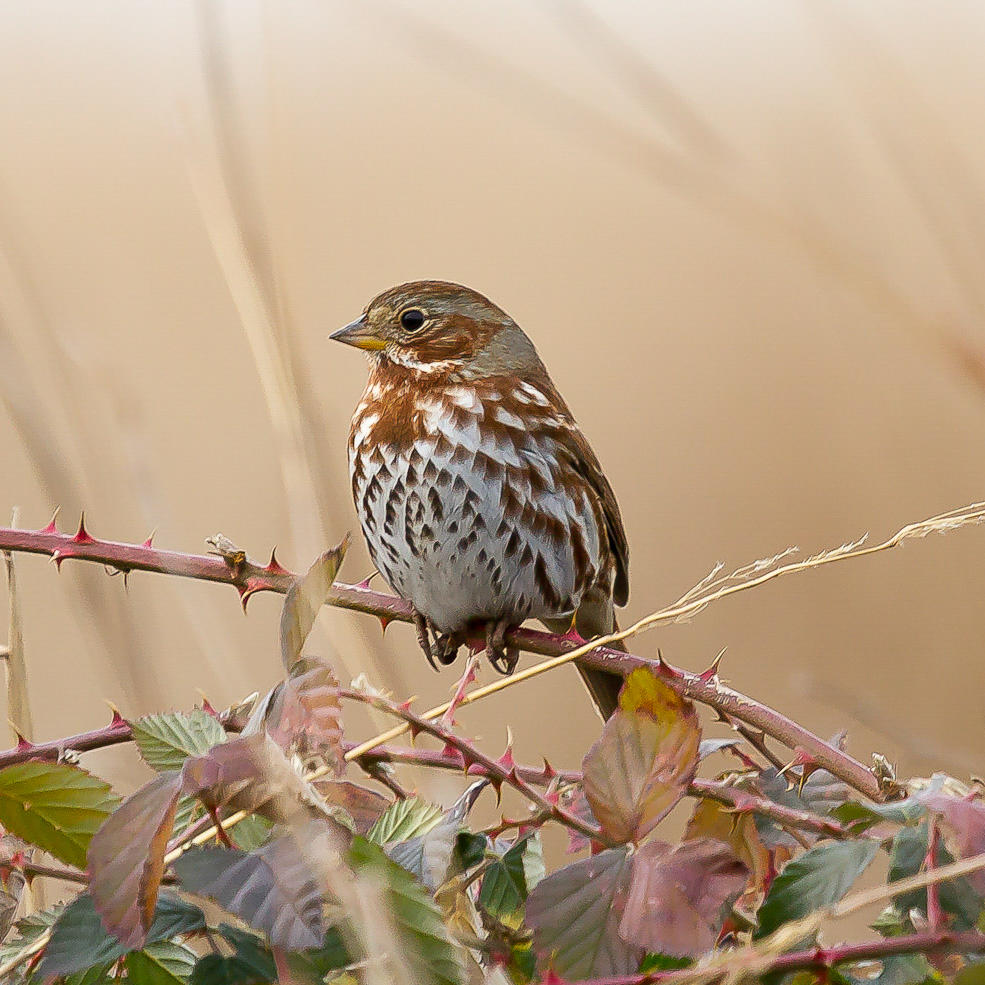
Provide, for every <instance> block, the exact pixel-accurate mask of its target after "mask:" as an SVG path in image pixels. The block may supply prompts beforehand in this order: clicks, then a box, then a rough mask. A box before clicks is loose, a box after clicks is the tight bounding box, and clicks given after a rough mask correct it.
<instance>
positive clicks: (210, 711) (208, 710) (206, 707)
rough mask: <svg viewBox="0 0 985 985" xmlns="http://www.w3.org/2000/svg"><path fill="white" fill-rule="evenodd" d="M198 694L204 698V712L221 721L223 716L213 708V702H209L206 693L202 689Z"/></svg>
mask: <svg viewBox="0 0 985 985" xmlns="http://www.w3.org/2000/svg"><path fill="white" fill-rule="evenodd" d="M198 693H199V695H200V697H201V698H202V711H204V712H205V714H206V715H211V716H212V717H213V718H215V719H216V720H220V719H221V716H220V714H219V712H217V711H216V710H215V708H213V707H212V702H211V701H209V699H208V698H207V697H206V696H205V692H204V691H203V690H202V689H201V688H199V689H198Z"/></svg>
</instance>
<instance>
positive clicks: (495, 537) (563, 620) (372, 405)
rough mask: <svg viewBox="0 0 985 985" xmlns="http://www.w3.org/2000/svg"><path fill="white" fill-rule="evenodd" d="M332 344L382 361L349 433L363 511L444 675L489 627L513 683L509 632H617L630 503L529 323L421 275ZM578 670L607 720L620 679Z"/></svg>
mask: <svg viewBox="0 0 985 985" xmlns="http://www.w3.org/2000/svg"><path fill="white" fill-rule="evenodd" d="M330 338H331V339H333V340H335V341H338V342H343V343H346V344H347V345H350V346H354V347H356V348H357V349H362V350H364V351H365V352H366V353H367V355H368V357H369V364H370V369H369V378H368V381H367V384H366V388H365V391H364V392H363V395H362V398H361V399H360V401H359V403H358V405H357V406H356V409H355V412H354V414H353V417H352V422H351V426H350V430H349V439H348V460H349V475H350V480H351V486H352V496H353V502H354V504H355V507H356V512H357V514H358V516H359V522H360V526H361V528H362V532H363V535H364V537H365V540H366V544H367V547H368V549H369V554H370V557H371V559H372V561H373V564H374V565H375V566H376V569H377V570H378V571H379V572H380V573H381V574H382V575H383V577H384V578H385V579H386V581H387V582H388V583H389V585H390V586H391V588H393V589H394V591H396V592H397V594H398V595H400V596H401V597H402V598H404V599H406V600H408V601H409V602H410V604H411V606H412V609H413V616H414V623H415V626H416V629H417V638H418V642H419V643H420V646H421V648H422V650H423V651H424V654H425V656H426V657H427V659H428V661H429V662H430V663H431V665H432V666H433V667H435V669H437V666H436V664H435V661H436V660H437V661H438V662H439V663H441V664H449V663H451V662H452V661H453V660H454V659H455V656H456V654H457V652H458V649H459V647H460V646H462V645H463V644H465V643H466V642H467V640H468V639H469V638H471V636H472V635H474V634H475V633H476V632H477V631H478V627H484V631H485V642H486V653H487V655H488V656H489V659H490V662H491V663H492V665H493V667H494V668H495V669H497V670H498V671H500V672H501V673H512V672H513V670H514V669H515V667H516V663H517V660H518V656H519V654H518V652H517V651H516V650H515V649H514V648H512V647H510V646H508V645H507V643H506V637H507V632H508V631H509V630H510V629H511V628H513V627H515V626H519V625H520V624H521V623H523V622H524V621H525V620H526V619H528V618H535V619H538V620H540V621H541V622H542V623H543V624H544V625H546V626H547V627H548V628H549V629H550V630H552V631H553V632H558V633H563V632H565V631H573V630H574V631H577V633H578V635H580V636H581V637H583V638H585V639H592V638H594V637H596V636H599V635H602V634H608V633H611V632H613V631H614V629H615V628H616V627H617V624H616V620H615V612H614V607H615V606H622V605H625V604H626V602H627V599H628V596H629V543H628V540H627V536H626V531H625V528H624V526H623V521H622V516H621V514H620V512H619V506H618V503H617V502H616V497H615V493H614V492H613V490H612V486H611V485H610V483H609V480H608V479H607V478H606V475H605V473H604V471H603V470H602V466H601V465H600V464H599V460H598V458H597V457H596V455H595V452H594V451H593V450H592V447H591V445H590V444H589V443H588V440H587V439H586V438H585V436H584V434H583V433H582V431H581V430H580V428H579V427H578V425H577V423H576V422H575V419H574V417H573V416H572V413H571V411H570V410H569V408H568V405H567V403H565V401H564V398H563V397H562V396H561V394H560V392H559V391H558V389H557V387H556V386H555V385H554V383H553V381H552V380H551V377H550V375H549V374H548V372H547V369H546V367H545V366H544V363H543V362H542V361H541V359H540V357H539V356H538V354H537V350H536V349H535V348H534V345H533V343H532V342H531V341H530V339H529V338H528V337H527V335H526V334H525V333H524V332H523V330H522V329H521V328H520V326H519V325H518V324H517V323H516V322H515V321H514V320H513V319H512V318H511V317H510V316H509V315H508V314H506V312H505V311H503V310H502V309H501V308H499V307H498V306H497V305H496V304H494V303H493V302H492V301H490V300H489V299H488V298H486V297H484V296H483V295H482V294H480V293H478V292H477V291H474V290H472V289H471V288H468V287H463V286H462V285H460V284H454V283H450V282H447V281H438V280H421V281H413V282H410V283H406V284H400V285H397V286H396V287H392V288H390V289H389V290H386V291H384V292H383V293H382V294H379V295H378V296H377V297H375V298H374V299H373V300H372V301H370V303H369V304H368V305H367V306H366V308H365V309H364V311H363V313H362V315H361V316H360V317H359V318H358V319H356V320H355V321H353V322H351V323H350V324H348V325H346V326H344V327H343V328H341V329H339V330H338V331H336V332H334V333H333V334H332V335H331V336H330ZM618 648H619V649H623V647H621V646H619V647H618ZM578 670H579V673H580V674H581V675H582V678H583V680H584V682H585V684H586V686H587V688H588V691H589V694H590V696H591V698H592V700H593V702H594V703H595V706H596V708H597V710H598V711H599V713H600V715H601V716H602V717H603V718H604V719H605V718H608V717H609V716H610V715H611V714H612V713H613V711H614V710H615V709H616V707H617V706H618V695H619V690H620V688H621V686H622V683H623V679H622V677H621V676H620V675H619V674H618V673H614V672H608V671H602V670H599V669H595V668H591V667H586V666H583V665H581V664H579V665H578Z"/></svg>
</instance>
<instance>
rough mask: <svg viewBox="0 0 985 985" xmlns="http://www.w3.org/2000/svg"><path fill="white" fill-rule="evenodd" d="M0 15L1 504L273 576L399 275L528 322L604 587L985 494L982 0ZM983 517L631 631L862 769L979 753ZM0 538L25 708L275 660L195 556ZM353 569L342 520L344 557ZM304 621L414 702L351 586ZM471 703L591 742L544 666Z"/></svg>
mask: <svg viewBox="0 0 985 985" xmlns="http://www.w3.org/2000/svg"><path fill="white" fill-rule="evenodd" d="M2 23H3V29H2V31H0V133H2V134H3V140H2V141H0V398H2V400H3V402H4V405H5V413H4V416H3V419H2V421H0V504H6V505H5V506H4V510H6V509H8V508H9V507H13V506H14V505H17V506H19V507H20V510H21V520H22V522H23V523H24V524H25V525H30V526H43V525H44V524H45V523H46V522H47V520H48V518H49V515H50V511H51V509H52V508H53V507H54V506H56V505H57V506H60V507H61V509H62V514H61V516H62V519H61V523H62V525H63V527H65V528H69V527H71V526H73V525H74V523H75V522H76V521H77V518H78V513H79V511H80V510H81V509H82V508H85V510H86V516H87V524H88V526H89V528H90V531H91V532H92V533H94V534H95V535H97V536H103V537H108V538H112V539H119V540H142V539H143V538H144V537H145V536H146V535H147V533H148V532H149V531H150V530H151V529H152V528H156V529H157V535H156V543H157V544H158V545H159V546H162V547H167V548H173V549H176V550H183V551H193V552H200V551H203V550H204V549H205V547H204V538H205V537H206V536H208V535H211V534H214V533H215V532H216V531H221V532H222V533H224V534H225V535H227V536H228V537H230V538H232V539H233V540H234V541H235V542H236V543H237V544H239V545H240V546H242V547H244V548H246V549H247V550H248V551H249V552H250V553H251V555H253V556H254V557H257V558H264V557H265V556H266V555H267V554H268V552H269V551H270V548H271V547H272V546H273V545H274V544H276V545H278V556H279V558H280V559H281V561H282V562H283V563H284V564H285V565H287V566H288V567H291V568H294V569H303V568H305V567H306V566H307V565H308V564H309V563H310V561H311V560H313V558H314V557H315V556H316V555H317V554H318V553H319V552H320V551H322V550H323V549H325V548H326V547H328V546H331V545H332V544H334V543H335V542H337V541H338V540H339V539H340V537H341V536H342V534H343V533H344V532H345V531H346V530H353V531H356V529H357V525H356V520H355V516H354V512H353V509H352V507H351V504H350V501H349V498H348V491H347V476H346V467H345V463H344V440H345V435H346V433H347V429H348V421H349V416H350V413H351V410H352V408H353V406H354V405H355V402H356V400H357V398H358V396H359V394H360V392H361V389H362V387H363V383H364V380H365V373H366V367H365V365H364V361H363V360H362V359H361V358H360V357H359V355H358V354H357V353H354V352H352V351H350V350H345V349H343V348H342V347H340V346H335V345H330V344H329V343H327V342H326V336H327V334H328V333H329V332H330V331H331V330H332V329H334V328H335V327H337V326H339V325H341V324H343V323H344V322H346V321H348V320H350V319H351V318H353V317H355V316H356V315H358V313H359V312H360V310H361V309H362V307H363V305H364V304H365V303H366V302H367V301H368V300H369V298H370V297H371V296H372V295H374V294H375V293H377V292H378V291H379V290H382V289H383V288H385V287H388V286H390V285H391V284H393V283H396V282H399V281H402V280H407V279H412V278H418V277H437V278H444V279H451V280H457V281H461V282H464V283H467V284H469V285H471V286H473V287H475V288H477V289H479V290H481V291H483V292H484V293H487V294H488V295H489V296H491V297H492V298H493V299H494V300H495V301H497V302H498V303H499V304H501V305H502V306H503V307H504V308H506V310H508V311H509V312H510V313H511V314H512V315H513V316H514V317H515V318H516V319H517V320H518V321H519V323H520V324H521V325H522V326H523V327H524V328H525V329H526V330H527V332H528V333H529V334H530V335H531V336H532V338H533V339H534V341H535V342H536V344H537V345H538V347H539V349H540V352H541V355H542V356H543V357H544V359H545V361H546V362H547V364H548V366H549V367H550V369H551V371H552V374H553V376H554V378H555V380H556V382H557V383H558V384H559V386H560V387H561V389H562V391H563V392H564V393H565V395H566V396H567V398H568V400H569V402H570V403H571V405H572V406H573V409H574V411H575V413H576V415H577V416H578V418H579V420H580V422H581V424H582V425H583V427H584V430H585V431H586V432H587V434H588V435H589V436H590V438H591V439H592V441H593V444H594V445H595V448H596V450H597V452H598V454H599V456H600V458H601V459H602V461H603V463H604V465H605V467H606V470H607V472H608V475H609V477H610V479H611V480H612V483H613V485H614V487H615V489H616V491H617V494H618V496H619V499H620V502H621V505H622V509H623V512H624V515H625V519H626V525H627V528H628V530H629V534H630V539H631V544H632V552H633V553H632V593H631V596H632V597H631V604H630V607H629V610H628V613H627V616H626V618H628V619H632V618H636V617H639V616H641V615H643V614H645V613H646V612H648V611H650V610H652V609H656V608H658V607H660V606H662V605H664V604H666V603H668V602H670V601H672V600H673V599H675V598H676V597H677V596H679V595H680V594H681V593H682V592H683V591H684V590H686V589H687V588H689V587H690V586H691V585H692V584H693V583H694V582H695V581H697V580H698V579H699V578H700V577H702V576H703V575H704V574H705V573H706V572H707V571H708V569H709V568H710V567H711V566H712V565H713V564H714V563H715V562H716V561H717V560H719V559H722V560H725V561H727V562H729V563H731V564H739V563H743V562H745V561H750V560H753V559H756V558H760V557H764V556H768V555H771V554H773V553H775V552H777V551H779V550H782V549H783V548H785V547H788V546H790V545H798V546H800V547H801V548H802V549H803V550H805V551H808V552H813V551H815V550H818V549H820V548H823V547H831V546H835V545H837V544H840V543H842V542H844V541H846V540H851V539H854V538H855V537H857V536H858V535H860V534H862V533H864V532H865V531H871V532H872V533H873V535H874V536H875V537H877V538H878V539H881V537H882V536H884V535H887V534H889V533H891V532H892V531H893V530H895V529H896V528H897V527H899V526H901V525H902V524H904V523H906V522H909V521H911V520H916V519H920V518H923V517H925V516H929V515H931V514H933V513H936V512H939V511H941V510H945V509H948V508H950V507H954V506H959V505H961V504H963V503H967V502H972V501H974V500H979V499H983V498H985V496H983V491H985V459H983V455H982V449H983V441H985V326H983V323H982V315H983V312H985V281H983V278H982V276H981V270H982V266H983V261H985V194H983V193H985V180H983V178H982V173H983V163H985V136H983V130H982V126H981V121H982V119H985V66H983V63H982V59H981V50H982V47H983V45H985V13H983V11H982V9H981V7H980V5H977V4H975V3H960V2H953V3H949V4H944V5H933V6H930V5H927V4H925V3H919V2H905V0H893V2H883V3H874V2H871V0H868V2H864V3H863V2H860V0H856V2H848V0H845V2H836V3H811V2H795V3H790V2H789V0H775V2H765V0H764V2H757V3H743V4H735V3H728V2H722V0H705V2H698V3H695V2H688V3H666V4H660V5H651V4H639V3H636V2H630V0H619V2H615V0H612V2H606V3H602V2H599V0H596V2H594V3H592V4H587V3H586V4H584V5H583V4H581V3H569V2H552V0H542V2H526V3H521V2H512V3H500V4H495V5H486V4H463V3H461V2H458V3H455V2H452V0H448V2H438V0H435V2H426V3H425V2H417V3H409V2H408V3H403V4H397V3H389V2H384V0H369V2H358V3H356V2H350V3H343V2H326V0H319V2H306V0H302V2H298V3H291V4H277V3H273V2H268V3H266V4H263V3H258V4H254V3H246V2H238V0H237V2H235V3H232V2H230V3H229V4H227V5H221V4H210V3H203V4H201V5H193V4H190V3H180V2H167V3H141V4H123V3H110V2H92V3H87V4H85V5H78V4H72V3H66V2H43V0H39V2H36V3H34V4H31V5H13V4H10V5H7V7H6V8H5V9H4V11H3V14H2ZM3 522H6V520H5V519H4V521H3ZM983 549H985V530H974V529H972V530H964V531H959V532H957V533H954V534H951V535H949V536H947V537H934V538H932V539H930V540H927V541H923V542H919V543H911V544H909V545H908V546H907V547H906V548H905V549H904V550H901V551H894V552H891V553H887V554H883V555H879V556H876V557H873V558H869V559H864V560H859V561H854V562H850V563H847V564H844V565H836V566H832V567H830V568H826V569H824V570H822V571H818V572H812V573H810V574H807V575H804V576H796V577H792V578H789V579H785V580H782V581H780V582H777V583H774V584H772V585H769V586H766V587H764V588H761V589H757V590H755V591H753V592H749V593H744V594H741V595H739V596H738V597H734V598H732V599H729V600H726V601H724V602H722V603H719V604H717V605H716V606H714V607H712V608H711V609H709V610H707V611H706V612H704V613H703V614H701V615H700V616H698V617H697V618H696V619H695V620H694V621H693V623H692V624H690V625H685V626H675V627H673V628H670V629H662V630H659V631H657V632H653V633H651V634H649V635H647V636H645V637H643V638H641V639H640V640H638V641H637V642H636V643H635V644H634V648H635V649H637V650H638V651H639V652H642V653H645V654H653V653H654V652H655V650H656V647H657V646H660V647H661V649H662V650H663V652H664V654H665V656H666V657H667V658H668V659H669V660H671V661H672V662H675V663H678V664H681V665H683V666H685V667H688V668H691V669H702V668H703V667H705V666H707V664H708V663H709V662H710V661H711V659H712V658H713V657H714V655H715V653H716V652H718V651H719V650H720V649H721V648H722V647H725V646H727V647H728V652H727V654H726V657H725V661H724V664H723V675H724V676H726V677H727V678H729V679H730V680H731V681H732V683H733V684H734V685H735V686H736V687H737V688H739V689H740V690H743V691H746V692H747V693H750V694H753V695H755V696H757V697H758V698H760V699H762V700H765V701H767V702H769V703H771V704H773V705H775V706H777V707H779V708H781V709H782V710H784V711H785V712H787V713H788V714H791V715H793V716H795V717H797V718H798V719H799V720H801V721H802V722H803V723H804V724H805V725H807V726H809V727H811V728H812V729H814V730H816V731H818V732H820V733H822V734H831V733H833V732H835V731H836V730H838V729H840V728H848V729H849V733H850V736H849V747H850V749H851V751H853V752H854V753H855V754H857V755H858V756H859V757H860V758H862V759H864V760H866V761H868V758H869V754H870V752H871V751H872V750H879V751H881V752H883V753H885V754H886V755H888V756H889V757H890V758H891V759H892V760H894V761H897V762H899V764H900V768H901V771H902V772H903V773H905V774H910V773H919V772H927V771H929V770H931V769H933V768H935V767H936V768H943V769H947V770H949V771H952V772H955V773H957V774H959V775H963V776H964V775H967V774H968V773H969V772H975V771H976V770H977V771H978V772H981V771H982V769H983V762H982V756H981V750H982V740H983V726H985V710H983V704H982V693H983V683H985V669H983V665H982V653H983V644H985V613H983V611H982V603H981V600H982V597H983V594H985V550H983ZM17 570H18V573H19V576H20V583H21V588H22V596H23V597H22V603H23V620H24V634H25V638H26V648H27V656H28V660H29V669H30V691H31V698H32V711H33V716H34V722H35V732H36V736H37V737H40V738H51V737H55V736H60V735H64V734H69V733H72V732H76V731H79V730H82V729H86V728H91V727H94V726H97V725H99V724H101V723H102V722H103V721H105V720H106V718H107V715H108V712H106V711H105V709H104V705H103V704H102V699H103V698H108V699H110V700H112V701H113V702H115V703H116V704H117V705H119V706H120V708H121V709H122V710H123V711H124V713H126V714H128V715H132V714H136V713H140V712H146V711H150V710H160V709H165V708H173V707H189V706H191V704H193V703H194V702H195V701H197V700H198V699H199V689H201V690H202V691H204V692H205V693H206V694H207V695H208V697H209V698H210V700H211V701H212V702H213V703H214V704H216V705H220V704H228V703H229V702H231V701H234V700H235V699H237V698H239V697H241V696H242V695H244V694H246V693H248V692H250V691H252V690H254V689H263V688H266V687H268V686H269V685H270V684H271V683H272V682H273V681H274V680H276V679H277V678H278V677H279V676H280V666H279V656H278V649H277V622H278V616H279V604H280V600H279V598H276V597H274V596H259V597H257V598H255V599H254V600H253V601H252V602H251V604H250V612H249V615H248V617H246V618H244V617H243V615H242V613H241V612H240V610H239V606H238V604H237V600H236V597H235V594H234V593H233V592H232V591H229V590H226V589H222V588H220V587H217V586H210V585H205V584H198V583H190V582H178V581H177V580H171V579H168V580H165V579H162V578H158V577H156V576H152V575H144V576H141V575H136V576H134V577H133V578H131V580H130V587H129V591H128V593H126V594H125V593H124V586H123V584H122V580H121V579H109V578H106V577H105V575H104V574H103V573H102V572H101V571H100V570H98V569H94V568H93V567H92V566H87V568H86V569H85V570H83V566H81V565H73V564H72V563H67V564H65V566H64V568H63V570H62V572H61V574H60V575H59V574H56V572H55V570H54V568H53V567H52V566H50V565H48V564H46V563H45V562H44V561H43V559H39V558H32V557H26V556H24V557H19V558H18V559H17ZM368 571H369V563H368V561H367V557H366V553H365V550H364V549H363V547H362V544H361V542H359V543H358V545H357V547H356V548H354V549H353V551H352V552H351V554H350V557H349V559H348V560H347V562H346V565H345V568H344V569H343V575H344V576H346V578H347V580H350V581H356V580H359V579H361V578H362V577H363V576H364V575H365V574H367V573H368ZM2 635H3V632H2V631H0V636H2ZM311 648H312V650H313V651H315V652H321V653H324V654H326V655H330V656H332V658H333V659H334V660H336V661H337V662H338V663H339V664H340V665H341V666H344V668H345V671H344V673H346V674H347V675H348V676H349V677H351V676H354V675H355V674H357V673H359V672H361V671H365V672H366V673H367V674H368V676H369V677H370V679H371V680H372V681H373V682H374V683H376V684H377V685H379V686H385V687H389V688H392V689H393V690H394V691H396V692H398V693H399V694H400V695H407V694H411V693H416V694H419V695H421V696H422V698H423V699H424V700H426V701H428V702H431V701H432V700H440V699H442V698H443V697H445V696H446V695H447V690H448V688H449V687H450V685H451V684H452V682H453V678H454V673H452V672H446V673H444V674H443V675H441V676H440V677H439V676H438V675H435V674H433V673H432V672H431V671H430V669H429V668H428V667H427V665H426V664H425V662H424V660H423V657H422V656H421V654H420V653H419V652H418V650H417V648H416V645H415V644H414V640H413V634H412V631H411V630H410V629H409V628H407V627H403V626H393V627H391V628H390V630H389V631H388V632H387V635H386V638H385V639H381V636H380V631H379V626H378V625H377V624H376V622H375V621H373V620H371V619H367V618H363V617H358V616H349V615H346V614H344V613H341V612H335V611H333V612H328V613H326V614H325V615H324V616H323V617H322V620H321V624H320V626H319V629H318V633H317V636H316V638H315V639H314V640H313V642H312V647H311ZM528 659H529V658H528ZM483 675H484V678H485V679H488V678H489V676H490V671H489V670H488V669H484V670H483ZM459 718H460V721H461V722H462V725H463V727H464V728H466V729H467V730H469V731H470V732H472V733H473V734H477V735H480V736H483V737H484V738H485V739H486V740H487V742H488V743H489V744H490V747H492V746H493V745H496V746H499V745H501V744H502V743H503V742H504V741H505V734H506V723H507V722H509V723H510V724H511V726H512V728H513V732H514V735H515V737H516V741H517V749H518V758H520V756H521V755H524V756H527V757H530V756H533V755H535V754H536V753H544V754H547V755H548V756H549V757H550V758H551V759H552V761H556V762H557V764H558V765H562V764H563V765H566V766H574V765H577V763H578V761H579V760H580V758H581V755H582V754H583V752H584V750H585V749H586V748H587V746H588V744H589V743H590V742H591V741H592V740H593V738H594V736H595V735H596V734H597V723H596V721H595V720H594V718H593V715H592V713H591V711H590V708H589V705H588V702H587V700H586V699H585V698H584V696H583V694H582V692H581V690H580V687H579V685H578V684H577V680H576V675H575V674H574V672H573V671H570V670H562V671H560V672H558V673H556V674H553V675H550V676H547V677H542V678H539V679H538V680H537V681H535V682H532V683H530V684H527V685H525V686H524V687H522V688H517V689H513V690H509V691H507V692H505V693H504V694H503V695H501V696H498V697H495V698H493V699H491V700H488V701H486V702H484V703H482V704H481V705H480V706H478V707H476V708H475V709H469V710H467V711H463V712H461V714H460V715H459ZM369 727H370V725H369V723H367V722H364V721H362V720H359V719H354V720H353V723H352V725H351V731H352V734H353V735H354V736H355V735H366V734H369V733H368V731H367V730H368V729H369ZM114 762H117V761H116V760H114ZM127 764H129V765H127ZM114 768H117V769H119V770H120V771H122V773H123V774H125V775H126V774H128V771H132V770H133V769H135V767H133V765H132V757H130V756H122V757H119V759H118V762H117V765H116V766H115V767H114ZM432 792H435V793H436V795H438V794H440V791H432Z"/></svg>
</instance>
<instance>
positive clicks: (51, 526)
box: [38, 506, 61, 534]
mask: <svg viewBox="0 0 985 985" xmlns="http://www.w3.org/2000/svg"><path fill="white" fill-rule="evenodd" d="M60 509H61V507H59V506H56V507H55V512H54V513H52V514H51V519H50V520H49V521H48V526H47V527H42V528H41V529H40V530H39V531H38V533H39V534H57V533H58V527H57V525H56V523H55V521H56V520H57V519H58V511H59V510H60Z"/></svg>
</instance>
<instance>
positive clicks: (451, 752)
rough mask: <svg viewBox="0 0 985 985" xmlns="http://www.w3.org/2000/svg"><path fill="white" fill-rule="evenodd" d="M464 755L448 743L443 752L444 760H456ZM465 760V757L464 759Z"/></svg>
mask: <svg viewBox="0 0 985 985" xmlns="http://www.w3.org/2000/svg"><path fill="white" fill-rule="evenodd" d="M461 755H462V750H461V749H459V748H457V747H456V746H453V745H452V744H451V743H450V742H446V743H445V744H444V746H443V748H442V750H441V758H442V759H455V758H456V757H458V756H461ZM463 758H464V757H463Z"/></svg>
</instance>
